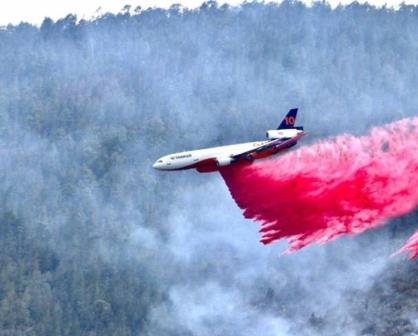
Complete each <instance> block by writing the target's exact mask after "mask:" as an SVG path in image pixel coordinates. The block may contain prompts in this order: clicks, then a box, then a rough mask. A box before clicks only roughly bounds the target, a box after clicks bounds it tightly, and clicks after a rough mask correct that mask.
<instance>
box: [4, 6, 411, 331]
mask: <svg viewBox="0 0 418 336" xmlns="http://www.w3.org/2000/svg"><path fill="white" fill-rule="evenodd" d="M417 36H418V9H417V8H415V7H410V6H402V7H401V9H400V10H399V11H393V10H388V9H386V8H383V9H375V8H373V7H370V6H367V5H358V4H352V5H350V6H347V7H338V8H337V9H335V10H331V9H330V7H329V6H327V5H326V4H315V5H314V6H313V7H312V8H307V7H305V6H304V5H302V4H300V3H298V2H284V3H283V4H281V5H272V4H255V3H253V4H245V5H242V6H241V7H239V8H234V7H228V6H222V7H218V6H217V5H216V3H213V2H209V3H206V4H204V5H203V6H202V7H201V8H200V9H198V10H193V11H189V10H183V9H181V8H180V7H178V6H173V7H172V8H171V9H170V10H160V9H151V10H144V11H139V12H137V13H136V14H135V15H131V14H129V13H127V12H125V13H121V14H118V15H112V14H106V15H104V16H102V17H100V18H97V19H95V20H94V21H84V20H82V21H80V22H77V20H76V18H75V17H74V16H71V15H70V16H67V17H66V18H64V19H62V20H59V21H57V22H53V21H51V20H49V19H45V21H44V22H43V24H42V26H41V27H40V28H37V27H33V26H31V25H28V24H20V25H18V26H8V27H5V28H4V29H2V30H1V31H0V51H1V52H0V153H1V164H0V176H1V179H0V199H1V202H0V266H1V267H0V335H54V336H57V335H74V336H75V335H90V336H92V335H139V334H141V335H224V336H225V335H304V334H306V335H313V334H315V333H318V334H320V335H328V334H329V335H336V334H339V335H341V334H345V335H351V334H352V335H358V334H361V333H363V334H365V333H367V332H369V333H370V334H372V335H391V334H393V335H406V333H403V332H404V331H405V332H411V331H413V330H415V331H417V327H416V325H417V323H416V321H417V319H418V316H417V307H416V304H415V303H414V302H416V299H417V291H416V289H415V284H416V283H417V275H416V271H415V270H416V262H408V263H404V262H403V261H400V260H399V259H395V258H393V259H390V258H389V255H390V253H391V251H393V250H394V249H395V248H396V247H399V246H401V242H402V239H404V238H405V237H406V236H407V234H408V233H410V232H411V230H412V228H413V226H414V225H415V224H417V215H416V214H412V215H410V216H408V217H406V218H404V219H402V220H399V221H398V224H396V225H392V226H390V227H389V228H388V229H382V230H378V231H376V232H374V233H366V234H365V235H363V236H362V237H359V238H358V239H356V240H355V241H353V240H349V239H341V240H339V241H337V242H335V243H333V244H330V245H329V246H326V247H322V246H321V247H313V248H308V249H306V250H304V251H301V252H298V253H296V254H295V255H292V256H289V257H279V256H278V255H279V252H280V251H281V250H282V248H283V246H282V245H275V246H273V247H264V246H261V245H260V244H259V243H258V242H257V239H258V234H257V232H256V227H255V226H254V225H253V224H252V223H250V222H248V221H245V220H243V219H242V218H241V216H240V213H239V211H238V209H236V207H235V205H234V204H233V202H232V201H231V200H230V198H229V196H228V194H227V191H226V188H225V187H224V186H223V184H222V181H221V179H220V178H219V177H218V176H216V174H214V175H210V176H209V175H207V176H201V175H199V176H198V175H197V174H195V173H193V172H185V173H179V174H177V175H165V174H161V173H158V172H155V171H152V169H151V168H150V166H151V164H152V163H153V161H154V160H155V159H156V158H157V157H159V156H161V155H163V154H166V153H169V152H172V151H179V150H182V149H186V148H188V147H204V146H209V145H215V144H221V143H225V144H226V143H230V142H238V141H246V140H252V139H256V138H258V137H262V136H263V134H264V130H265V129H267V128H268V127H271V126H273V125H275V124H276V123H277V121H278V120H279V118H281V116H282V114H283V113H284V112H285V111H286V110H287V109H288V108H289V107H293V106H299V107H300V111H301V123H303V124H304V125H305V126H306V127H307V128H308V129H309V130H310V131H311V132H312V133H311V134H312V136H311V141H312V140H314V139H316V138H320V137H325V136H329V135H334V134H337V133H341V132H353V133H364V132H366V131H367V130H368V129H369V127H370V126H372V125H379V124H383V123H385V122H389V121H392V120H396V119H399V118H402V117H405V116H412V115H417V114H418V95H417V87H418V72H417V69H418V67H417V66H418V60H417V55H418V39H417ZM399 265H402V266H399ZM382 279H386V280H384V281H385V282H384V283H382ZM388 279H389V280H388ZM394 282H395V283H397V282H399V283H400V285H394V284H393V283H394ZM382 286H384V288H383V287H382ZM405 292H407V294H405ZM353 293H356V295H353ZM404 296H408V297H409V299H408V301H407V305H406V306H405V307H407V308H403V309H404V310H405V311H403V312H402V314H394V313H393V310H397V309H398V308H397V307H398V306H399V305H400V306H402V305H403V302H404V299H403V297H404ZM369 297H370V298H369ZM411 297H412V298H414V299H415V301H414V300H412V299H410V298H411ZM382 300H387V301H388V302H389V303H388V304H389V306H390V307H391V308H388V310H387V311H382V310H381V307H382V302H383V301H382ZM364 302H368V303H367V304H366V303H364ZM387 320H390V322H387ZM393 325H396V326H398V325H400V326H402V328H404V329H400V330H403V331H402V332H400V333H399V332H398V333H395V332H394V331H393V330H395V329H394V327H387V326H393ZM392 331H393V332H392Z"/></svg>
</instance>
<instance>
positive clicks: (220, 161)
mask: <svg viewBox="0 0 418 336" xmlns="http://www.w3.org/2000/svg"><path fill="white" fill-rule="evenodd" d="M234 161H235V160H234V159H233V158H231V157H229V156H225V157H220V158H217V159H216V164H217V166H218V167H224V166H229V165H230V164H231V163H233V162H234Z"/></svg>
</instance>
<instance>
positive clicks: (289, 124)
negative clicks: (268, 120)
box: [277, 108, 298, 129]
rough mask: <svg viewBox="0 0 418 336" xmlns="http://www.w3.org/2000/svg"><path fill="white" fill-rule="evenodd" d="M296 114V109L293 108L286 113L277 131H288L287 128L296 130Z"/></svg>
mask: <svg viewBox="0 0 418 336" xmlns="http://www.w3.org/2000/svg"><path fill="white" fill-rule="evenodd" d="M297 114H298V109H297V108H294V109H291V110H290V111H289V112H287V114H286V116H285V117H284V119H283V120H282V122H281V124H280V125H279V126H278V127H277V129H289V128H296V127H295V123H296V116H297Z"/></svg>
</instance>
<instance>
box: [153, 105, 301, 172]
mask: <svg viewBox="0 0 418 336" xmlns="http://www.w3.org/2000/svg"><path fill="white" fill-rule="evenodd" d="M297 112H298V109H297V108H295V109H291V110H290V111H289V112H288V113H287V114H286V116H285V118H284V119H283V121H282V122H281V123H280V125H279V126H278V127H277V129H275V130H269V131H267V133H266V137H267V139H268V140H262V141H255V142H247V143H242V144H236V145H229V146H220V147H211V148H205V149H198V150H192V151H188V152H180V153H174V154H170V155H166V156H163V157H161V158H159V159H158V160H157V161H156V162H155V163H154V164H153V165H152V167H153V168H155V169H159V170H183V169H192V168H194V169H196V170H197V171H198V172H200V173H209V172H214V171H218V170H219V168H220V167H224V166H228V165H231V164H234V163H236V162H242V161H246V162H252V161H254V160H256V159H261V158H265V157H268V156H271V155H274V154H277V153H278V152H281V151H283V150H286V149H288V148H290V147H292V146H294V145H296V143H297V142H298V140H299V139H300V138H301V137H303V136H304V135H305V132H304V131H303V127H302V126H295V122H296V115H297Z"/></svg>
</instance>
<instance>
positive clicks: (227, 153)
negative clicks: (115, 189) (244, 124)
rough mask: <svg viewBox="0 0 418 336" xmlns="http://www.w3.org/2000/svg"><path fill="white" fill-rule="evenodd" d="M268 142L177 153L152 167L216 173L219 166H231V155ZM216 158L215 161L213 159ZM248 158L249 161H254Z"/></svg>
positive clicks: (160, 159) (158, 161)
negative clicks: (194, 169)
mask: <svg viewBox="0 0 418 336" xmlns="http://www.w3.org/2000/svg"><path fill="white" fill-rule="evenodd" d="M267 142H268V141H266V140H262V141H254V142H246V143H240V144H235V145H227V146H219V147H211V148H203V149H197V150H192V151H186V152H179V153H174V154H170V155H166V156H163V157H161V158H159V159H158V160H157V161H156V162H155V163H154V165H153V167H154V168H156V169H159V170H183V169H192V168H196V169H197V170H198V171H201V172H204V171H208V172H209V171H216V170H217V168H218V167H219V166H226V165H229V164H231V163H232V162H231V161H232V160H231V159H230V158H231V155H235V154H239V153H241V152H244V151H247V150H250V149H253V148H257V147H259V146H262V145H264V144H266V143H267ZM214 158H216V159H214ZM254 158H255V157H253V158H249V159H254Z"/></svg>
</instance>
